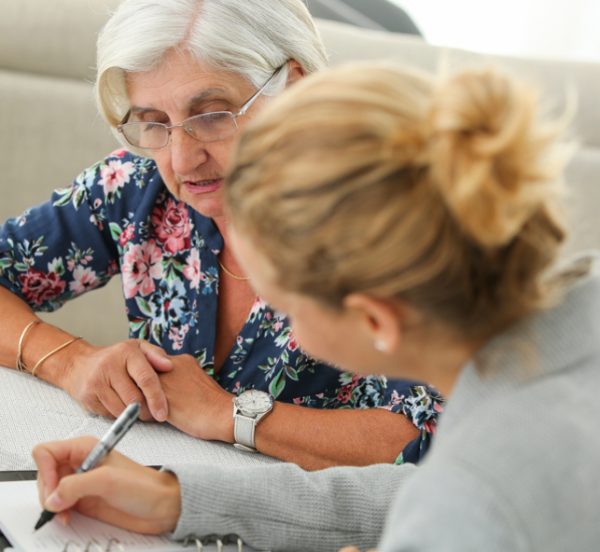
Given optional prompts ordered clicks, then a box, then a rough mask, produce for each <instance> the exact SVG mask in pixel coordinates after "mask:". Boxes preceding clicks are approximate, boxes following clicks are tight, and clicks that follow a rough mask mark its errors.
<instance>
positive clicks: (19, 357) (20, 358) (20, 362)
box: [17, 320, 42, 372]
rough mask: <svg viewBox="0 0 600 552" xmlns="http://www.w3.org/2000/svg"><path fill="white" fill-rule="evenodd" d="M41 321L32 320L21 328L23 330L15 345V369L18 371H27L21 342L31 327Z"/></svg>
mask: <svg viewBox="0 0 600 552" xmlns="http://www.w3.org/2000/svg"><path fill="white" fill-rule="evenodd" d="M41 322H42V321H41V320H32V321H31V322H29V324H27V326H25V327H24V328H23V331H22V332H21V335H20V336H19V344H18V346H17V370H18V371H19V372H26V371H27V366H25V363H24V362H23V342H24V341H25V336H26V335H27V333H28V332H29V330H30V329H31V328H33V327H34V326H35V325H36V324H40V323H41Z"/></svg>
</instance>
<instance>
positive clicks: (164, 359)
mask: <svg viewBox="0 0 600 552" xmlns="http://www.w3.org/2000/svg"><path fill="white" fill-rule="evenodd" d="M140 349H141V350H142V352H143V353H144V355H145V356H146V359H147V360H148V362H149V363H150V364H151V365H152V367H153V368H154V369H155V370H157V371H159V372H170V371H171V370H173V368H174V366H175V365H174V364H173V361H172V360H171V359H170V358H169V356H168V355H167V353H165V351H164V350H163V349H161V348H160V347H157V346H156V345H152V343H148V342H147V341H140Z"/></svg>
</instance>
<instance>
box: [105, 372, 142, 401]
mask: <svg viewBox="0 0 600 552" xmlns="http://www.w3.org/2000/svg"><path fill="white" fill-rule="evenodd" d="M110 385H111V387H112V388H113V389H114V390H115V393H117V395H118V396H119V398H120V399H121V401H122V402H123V404H131V403H134V402H139V403H141V404H142V405H145V403H146V399H145V398H144V395H143V393H142V392H141V391H140V388H139V387H138V386H137V385H136V384H135V381H133V380H132V379H131V376H130V375H129V374H128V373H127V372H123V371H118V372H115V373H114V374H112V375H111V377H110Z"/></svg>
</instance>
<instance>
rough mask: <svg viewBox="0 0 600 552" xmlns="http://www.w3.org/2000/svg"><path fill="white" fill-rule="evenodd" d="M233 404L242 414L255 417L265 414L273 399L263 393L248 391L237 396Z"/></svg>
mask: <svg viewBox="0 0 600 552" xmlns="http://www.w3.org/2000/svg"><path fill="white" fill-rule="evenodd" d="M235 403H236V405H237V407H238V408H239V409H240V410H241V411H242V413H243V414H247V415H255V414H262V413H263V412H267V411H268V410H269V409H270V408H271V406H273V398H272V397H271V395H269V394H268V393H265V392H264V391H258V390H256V389H250V390H249V391H244V392H243V393H242V394H241V395H239V396H238V397H237V398H236V400H235Z"/></svg>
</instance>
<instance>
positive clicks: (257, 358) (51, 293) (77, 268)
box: [0, 150, 442, 462]
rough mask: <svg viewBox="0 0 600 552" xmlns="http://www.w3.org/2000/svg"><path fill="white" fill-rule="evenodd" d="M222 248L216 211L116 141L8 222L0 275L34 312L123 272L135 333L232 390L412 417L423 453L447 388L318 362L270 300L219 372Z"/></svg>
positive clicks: (414, 453) (2, 232) (407, 457)
mask: <svg viewBox="0 0 600 552" xmlns="http://www.w3.org/2000/svg"><path fill="white" fill-rule="evenodd" d="M222 247H223V239H222V237H221V235H220V233H219V232H218V230H217V227H216V226H215V225H214V223H213V222H212V220H211V219H209V218H206V217H204V216H202V215H201V214H199V213H198V212H196V211H194V210H193V209H192V208H190V207H189V206H187V205H186V204H185V203H183V202H180V201H178V200H177V199H175V198H174V196H172V195H171V194H170V193H169V191H168V190H167V188H166V187H165V185H164V183H163V181H162V179H161V177H160V174H159V172H158V170H157V167H156V165H155V164H154V162H153V161H152V160H150V159H147V158H144V157H138V156H135V155H133V154H131V153H128V152H126V151H125V150H117V151H115V152H113V153H112V154H111V155H110V156H109V157H108V158H106V159H104V160H103V161H101V162H99V163H96V164H95V165H93V166H92V167H90V168H89V169H87V170H85V171H84V172H83V173H82V174H80V175H79V176H78V177H77V178H76V179H75V181H74V183H73V184H72V185H71V186H70V187H68V188H64V189H59V190H56V191H55V192H54V193H53V195H52V197H51V199H50V201H48V202H46V203H43V204H41V205H39V206H37V207H33V208H31V209H29V210H27V211H25V212H24V213H23V214H22V215H21V216H19V217H17V218H14V219H9V220H8V221H6V222H5V223H4V224H3V225H2V226H0V284H1V285H3V286H4V287H6V288H8V289H9V290H11V291H12V292H14V293H16V294H17V295H18V296H20V297H21V298H22V299H23V300H25V301H26V302H27V303H28V304H29V305H30V306H31V307H32V308H33V309H34V310H38V311H53V310H55V309H57V308H59V307H60V306H61V305H62V304H63V303H64V302H65V301H68V300H70V299H73V298H74V297H77V296H78V295H81V294H82V293H85V292H87V291H89V290H92V289H94V288H97V287H100V286H102V285H104V284H106V283H107V281H108V280H109V279H110V278H112V277H113V276H114V275H116V274H118V273H120V274H121V279H122V286H123V294H124V296H125V309H126V313H127V317H128V320H129V335H130V337H132V338H137V339H145V340H148V341H150V342H152V343H154V344H156V345H159V346H160V347H162V348H163V349H164V350H165V351H167V352H168V353H170V354H180V353H188V354H191V355H193V356H194V357H195V358H196V359H197V361H198V364H199V365H200V366H201V367H202V368H203V369H204V370H206V371H207V372H208V373H209V374H211V375H212V376H213V377H214V378H215V379H216V380H217V381H218V383H219V384H220V385H221V386H222V387H223V388H225V389H227V390H228V391H230V392H232V393H236V394H237V393H240V392H241V391H244V390H245V389H249V388H256V389H261V390H264V391H267V392H269V393H270V394H271V395H272V396H273V397H274V398H275V399H277V400H279V401H284V402H289V403H294V404H298V405H303V406H308V407H314V408H373V407H380V408H386V409H388V410H390V411H392V412H398V413H401V414H404V415H406V416H408V417H409V419H411V420H412V422H413V423H414V424H415V425H416V426H417V427H418V428H419V429H420V430H421V435H420V437H419V438H418V439H416V440H415V441H413V442H412V443H410V444H409V445H408V446H407V447H405V448H404V450H403V451H402V452H401V454H400V456H399V460H398V461H400V462H401V461H411V462H415V461H418V460H419V459H420V458H421V457H422V455H423V454H424V453H425V451H426V449H427V446H428V443H429V439H430V436H431V434H432V433H433V431H434V428H435V424H436V418H437V415H438V413H439V411H440V410H441V403H442V399H441V397H439V395H437V393H436V392H435V391H434V390H431V389H429V388H426V387H423V386H422V385H418V384H417V383H416V382H410V381H403V380H398V381H393V380H388V379H386V378H383V377H375V376H368V377H359V376H356V375H354V374H350V373H347V372H340V371H338V370H336V369H335V368H333V367H330V366H327V365H324V364H322V363H319V362H317V361H315V360H313V359H312V358H310V357H308V356H306V355H305V354H304V353H303V352H302V350H301V349H300V348H299V347H298V344H297V343H296V341H295V339H294V336H293V335H292V333H291V331H290V326H289V324H288V321H287V320H286V318H285V317H284V316H282V315H281V314H279V313H277V312H275V311H274V310H272V309H271V308H269V306H268V305H266V304H265V303H264V302H263V301H262V300H260V299H256V301H255V303H254V305H253V307H252V309H251V310H250V313H249V315H248V318H247V320H246V323H245V324H244V327H243V328H242V330H241V332H240V334H239V335H238V336H237V339H236V342H235V344H234V346H233V348H232V350H231V352H230V354H229V356H228V358H227V359H226V361H225V363H224V365H223V366H222V368H221V369H220V370H219V371H218V372H216V373H215V370H214V346H215V333H216V320H217V301H218V291H219V269H218V261H217V255H218V254H219V252H220V250H221V248H222ZM399 452H400V451H399Z"/></svg>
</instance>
